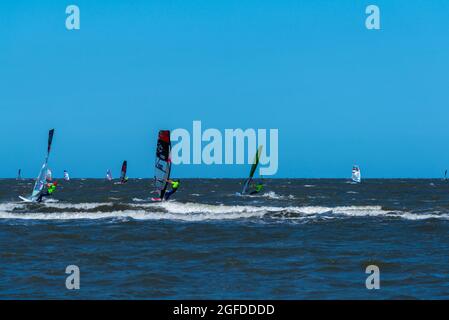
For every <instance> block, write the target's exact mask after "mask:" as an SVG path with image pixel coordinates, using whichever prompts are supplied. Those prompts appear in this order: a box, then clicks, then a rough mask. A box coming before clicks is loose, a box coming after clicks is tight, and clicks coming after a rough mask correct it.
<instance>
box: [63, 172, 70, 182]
mask: <svg viewBox="0 0 449 320" xmlns="http://www.w3.org/2000/svg"><path fill="white" fill-rule="evenodd" d="M64 180H65V181H70V176H69V173H68V172H67V170H64Z"/></svg>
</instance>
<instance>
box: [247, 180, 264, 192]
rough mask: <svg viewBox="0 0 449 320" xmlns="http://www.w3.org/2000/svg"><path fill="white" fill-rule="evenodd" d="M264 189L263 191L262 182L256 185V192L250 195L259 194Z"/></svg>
mask: <svg viewBox="0 0 449 320" xmlns="http://www.w3.org/2000/svg"><path fill="white" fill-rule="evenodd" d="M262 189H263V183H261V182H259V183H256V184H254V191H252V192H250V195H251V194H257V193H259V192H260V191H262Z"/></svg>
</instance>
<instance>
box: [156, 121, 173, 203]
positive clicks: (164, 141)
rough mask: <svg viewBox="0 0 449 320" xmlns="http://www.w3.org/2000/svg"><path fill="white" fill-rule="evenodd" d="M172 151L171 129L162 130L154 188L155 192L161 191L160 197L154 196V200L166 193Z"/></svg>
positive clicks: (159, 198)
mask: <svg viewBox="0 0 449 320" xmlns="http://www.w3.org/2000/svg"><path fill="white" fill-rule="evenodd" d="M170 151H171V142H170V131H169V130H160V131H159V135H158V139H157V147H156V161H155V164H154V188H155V192H157V193H159V197H158V198H153V200H163V199H164V195H165V192H166V190H167V186H168V180H169V178H170V170H171V159H170Z"/></svg>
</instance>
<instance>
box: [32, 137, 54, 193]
mask: <svg viewBox="0 0 449 320" xmlns="http://www.w3.org/2000/svg"><path fill="white" fill-rule="evenodd" d="M54 133H55V129H51V130H50V131H49V132H48V144H47V156H46V157H45V161H44V164H43V165H42V168H41V171H40V172H39V175H38V177H37V179H36V183H35V184H34V188H33V193H32V194H31V197H30V198H29V199H28V200H29V201H33V202H36V201H37V200H38V198H39V195H40V194H41V193H42V192H43V189H44V186H45V184H46V178H47V173H48V168H47V165H48V158H49V156H50V151H51V144H52V142H53V135H54Z"/></svg>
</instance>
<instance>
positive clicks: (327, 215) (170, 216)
mask: <svg viewBox="0 0 449 320" xmlns="http://www.w3.org/2000/svg"><path fill="white" fill-rule="evenodd" d="M139 200H140V199H139ZM345 217H385V218H398V219H406V220H426V219H449V214H446V213H439V214H437V213H411V212H404V211H392V210H386V209H383V208H382V207H381V206H339V207H338V206H337V207H322V206H285V207H281V206H250V205H220V204H204V203H194V202H187V203H181V202H176V201H167V202H162V203H148V202H141V201H139V202H137V203H121V204H120V203H119V204H114V203H111V202H104V203H62V202H61V203H45V204H42V205H36V204H30V205H27V204H23V203H12V202H11V203H3V204H0V219H24V220H76V219H88V220H95V219H135V220H179V221H191V222H195V221H208V220H238V219H253V220H256V221H257V220H264V221H267V220H270V219H271V220H274V221H278V220H287V221H288V220H296V221H298V220H304V221H310V220H311V221H313V220H316V219H321V220H323V219H339V218H340V219H341V218H345Z"/></svg>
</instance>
